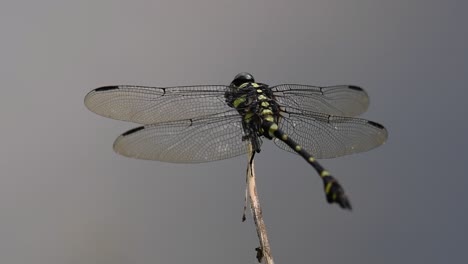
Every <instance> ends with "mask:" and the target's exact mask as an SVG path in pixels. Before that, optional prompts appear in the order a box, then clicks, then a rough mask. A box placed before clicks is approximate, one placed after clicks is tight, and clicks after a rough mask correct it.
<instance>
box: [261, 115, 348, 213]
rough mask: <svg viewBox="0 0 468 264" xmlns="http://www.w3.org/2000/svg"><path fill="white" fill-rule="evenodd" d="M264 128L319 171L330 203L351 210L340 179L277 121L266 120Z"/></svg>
mask: <svg viewBox="0 0 468 264" xmlns="http://www.w3.org/2000/svg"><path fill="white" fill-rule="evenodd" d="M262 129H263V130H264V131H265V132H264V133H265V134H268V135H269V138H277V139H279V140H281V141H283V142H284V143H286V144H287V145H288V146H289V147H290V148H291V149H293V150H294V151H295V152H296V153H297V154H299V155H300V156H301V157H302V158H304V159H305V160H306V161H307V162H308V163H309V164H310V165H311V166H312V167H313V168H314V169H315V170H316V171H317V173H318V174H319V175H320V178H321V179H322V181H323V187H324V189H325V195H326V198H327V201H328V202H329V203H337V204H339V205H340V206H341V208H344V209H350V210H351V203H350V202H349V199H348V198H347V196H346V194H345V193H344V189H343V188H342V187H341V185H340V184H339V183H338V181H337V180H336V179H335V178H334V177H333V176H331V174H330V172H328V171H327V170H325V169H324V168H323V167H322V165H320V163H318V162H317V160H316V159H315V158H314V157H313V156H312V155H311V154H310V153H308V152H307V151H306V150H305V149H304V148H303V147H302V146H301V145H299V144H297V143H296V142H295V141H294V140H293V139H292V138H291V137H290V136H289V135H288V134H286V133H285V132H284V131H282V130H281V129H280V128H279V127H278V125H277V124H276V123H274V122H269V121H266V122H264V123H263V125H262Z"/></svg>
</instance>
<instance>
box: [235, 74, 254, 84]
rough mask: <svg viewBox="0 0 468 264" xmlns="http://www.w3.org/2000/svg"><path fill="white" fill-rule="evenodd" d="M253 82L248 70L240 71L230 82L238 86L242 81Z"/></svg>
mask: <svg viewBox="0 0 468 264" xmlns="http://www.w3.org/2000/svg"><path fill="white" fill-rule="evenodd" d="M253 82H255V79H254V77H253V76H252V74H250V73H248V72H241V73H239V74H237V75H236V77H234V80H233V81H232V82H231V86H235V87H239V86H241V85H242V84H244V83H253Z"/></svg>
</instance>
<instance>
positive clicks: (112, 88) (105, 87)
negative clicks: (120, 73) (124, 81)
mask: <svg viewBox="0 0 468 264" xmlns="http://www.w3.org/2000/svg"><path fill="white" fill-rule="evenodd" d="M116 89H119V86H117V85H111V86H103V87H99V88H96V89H94V91H95V92H103V91H110V90H116Z"/></svg>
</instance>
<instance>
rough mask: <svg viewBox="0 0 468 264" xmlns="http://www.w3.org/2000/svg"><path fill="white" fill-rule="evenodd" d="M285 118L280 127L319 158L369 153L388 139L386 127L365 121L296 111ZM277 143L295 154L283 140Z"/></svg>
mask: <svg viewBox="0 0 468 264" xmlns="http://www.w3.org/2000/svg"><path fill="white" fill-rule="evenodd" d="M282 115H283V116H284V118H281V119H280V120H279V128H280V129H281V130H283V131H284V132H285V133H286V134H288V136H289V137H290V138H291V139H292V140H294V141H296V143H298V144H299V145H300V146H301V147H303V148H304V149H305V150H307V151H308V152H310V154H312V155H313V156H314V157H315V158H317V159H320V158H335V157H340V156H344V155H349V154H353V153H359V152H364V151H368V150H371V149H373V148H375V147H378V146H380V145H382V144H383V143H384V142H385V141H386V139H387V137H388V133H387V130H386V129H385V128H384V127H383V126H382V125H380V124H378V123H376V122H373V121H368V120H365V119H360V118H353V117H341V116H332V115H326V114H321V113H313V112H299V111H295V110H294V109H292V110H290V111H285V112H283V113H282ZM274 143H275V144H276V145H277V146H278V147H280V148H281V149H284V150H287V151H290V152H293V153H295V151H294V150H292V149H291V148H290V147H288V146H287V145H286V144H285V143H283V142H282V141H281V140H279V139H274Z"/></svg>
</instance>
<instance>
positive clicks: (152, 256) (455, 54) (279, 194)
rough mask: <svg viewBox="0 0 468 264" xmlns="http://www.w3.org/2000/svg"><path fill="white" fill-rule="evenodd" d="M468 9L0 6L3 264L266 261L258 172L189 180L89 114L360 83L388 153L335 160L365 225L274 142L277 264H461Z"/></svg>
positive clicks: (266, 183)
mask: <svg viewBox="0 0 468 264" xmlns="http://www.w3.org/2000/svg"><path fill="white" fill-rule="evenodd" d="M467 10H468V4H467V2H466V1H457V0H448V1H435V0H434V1H432V0H425V1H423V0H412V1H403V0H394V1H383V0H347V1H335V0H316V1H306V0H303V1H298V0H281V1H280V0H269V1H267V0H257V1H251V0H250V1H247V0H238V1H225V0H200V1H188V0H183V1H176V0H171V1H169V0H160V1H149V0H147V1H143V0H135V1H110V0H101V1H89V0H83V1H71V0H68V1H67V0H60V1H59V0H43V1H27V0H25V1H11V0H10V1H9V0H3V1H2V2H0V34H1V35H0V36H1V40H0V80H1V86H0V87H1V88H0V89H1V90H0V91H1V96H0V119H1V121H2V122H1V128H2V129H1V131H2V132H1V133H2V134H1V137H0V145H1V150H0V212H1V214H0V262H1V263H8V264H25V263H35V264H42V263H44V264H46V263H47V264H64V263H67V264H68V263H70V264H81V263H112V264H124V263H139V264H146V263H203V264H205V263H226V264H229V263H236V264H237V263H255V262H256V260H255V251H254V248H255V247H257V246H258V241H257V236H256V233H255V228H254V225H253V221H252V220H251V217H250V216H249V217H248V220H247V222H246V223H242V222H241V221H240V220H241V216H242V206H243V195H244V180H245V168H246V158H245V157H238V158H234V159H229V160H224V161H219V162H213V163H205V164H196V165H175V164H167V163H160V162H151V161H141V160H135V159H128V158H125V157H122V156H119V155H117V154H115V153H114V152H113V151H112V143H113V141H114V139H115V138H116V137H117V136H118V135H119V134H121V133H122V132H124V131H126V130H128V129H130V128H132V127H134V126H135V125H133V124H128V123H125V122H119V121H115V120H110V119H106V118H103V117H100V116H98V115H95V114H93V113H92V112H90V111H88V110H87V109H86V107H85V106H84V104H83V99H84V96H85V95H86V93H87V92H88V91H90V90H91V89H93V88H96V87H99V86H103V85H111V84H138V85H153V86H173V85H188V84H205V83H206V84H229V83H230V81H231V80H232V78H233V77H234V76H235V75H236V74H237V73H238V72H241V71H249V72H251V73H253V74H254V76H255V77H256V79H257V81H259V82H264V83H269V84H272V85H273V84H278V83H288V82H294V83H304V84H313V85H334V84H355V85H359V86H362V87H364V88H365V89H366V91H367V92H368V93H369V95H370V98H371V106H370V109H369V111H368V113H366V114H365V115H364V117H365V118H368V119H371V120H374V121H377V122H379V123H382V124H384V125H385V126H386V127H387V128H388V130H389V135H390V136H389V140H388V142H387V143H386V144H385V145H384V146H383V147H380V148H378V149H375V150H373V151H371V152H367V153H363V154H357V155H352V156H347V157H343V158H337V159H332V160H324V161H322V164H323V165H324V166H325V167H326V168H327V169H329V170H330V171H331V172H332V173H333V174H334V175H336V177H337V178H338V179H339V180H340V182H341V183H342V184H343V185H344V187H345V189H346V191H347V193H348V195H349V196H350V198H351V201H352V203H353V206H354V210H353V212H351V213H350V212H347V211H343V210H341V209H339V208H338V207H337V206H336V205H334V206H330V205H328V204H327V203H326V202H325V198H324V195H323V191H322V183H321V181H320V179H319V177H317V175H316V173H315V172H314V171H313V170H312V169H311V168H310V166H309V165H308V164H307V163H306V162H304V161H303V160H302V159H301V158H300V157H298V156H297V155H293V154H290V153H287V152H285V151H282V150H280V149H278V148H276V147H275V146H274V145H273V144H272V143H271V142H265V144H264V145H263V148H262V152H261V153H260V155H257V157H256V169H257V177H258V188H259V190H258V191H259V195H260V199H261V202H262V206H263V212H264V217H265V221H266V224H267V228H268V231H269V235H270V242H271V245H272V252H273V256H274V257H275V261H276V263H329V264H331V263H344V262H345V263H348V264H351V263H392V264H393V263H462V262H464V261H463V259H466V250H467V245H468V242H467V233H468V231H467V227H466V223H467V222H468V206H467V198H466V196H465V194H466V188H467V187H468V176H467V173H466V168H465V165H467V162H468V159H467V154H466V149H467V147H468V140H467V135H468V124H467V114H468V107H467V104H466V100H467V98H468V92H467V91H468V89H467V87H466V86H467V83H468V51H467V47H468V31H467V25H468V18H467V15H466V11H467Z"/></svg>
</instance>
